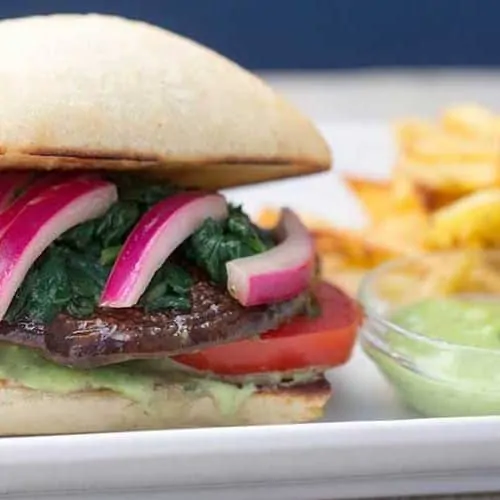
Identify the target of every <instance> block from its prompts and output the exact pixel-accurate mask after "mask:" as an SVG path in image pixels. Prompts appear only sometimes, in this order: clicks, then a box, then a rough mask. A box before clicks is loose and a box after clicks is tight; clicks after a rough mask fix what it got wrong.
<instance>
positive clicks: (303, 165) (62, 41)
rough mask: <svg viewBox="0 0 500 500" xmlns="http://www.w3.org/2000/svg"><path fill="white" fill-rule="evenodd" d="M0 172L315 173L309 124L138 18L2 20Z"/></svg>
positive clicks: (239, 177)
mask: <svg viewBox="0 0 500 500" xmlns="http://www.w3.org/2000/svg"><path fill="white" fill-rule="evenodd" d="M0 57H1V60H2V71H1V78H0V109H1V110H2V112H1V113H0V152H1V154H0V169H7V168H9V169H10V168H16V169H17V168H40V169H44V168H47V169H48V168H82V167H83V168H85V169H94V168H95V169H101V168H107V169H142V170H146V171H155V172H157V173H159V174H160V175H163V176H166V177H168V178H169V179H173V180H176V181H177V182H180V183H187V184H189V185H196V186H201V187H210V188H222V187H227V186H233V185H239V184H245V183H249V182H258V181H263V180H270V179H279V178H283V177H287V176H295V175H301V174H307V173H313V172H318V171H321V170H325V169H328V168H329V167H330V163H331V158H330V151H329V148H328V146H327V144H326V143H325V141H324V140H323V138H322V137H321V136H320V134H319V133H318V131H317V130H316V128H315V127H314V126H313V125H312V123H311V122H310V121H309V120H308V119H307V118H305V117H304V116H303V115H302V114H301V113H300V112H299V111H297V110H296V109H295V108H294V107H293V106H291V105H290V104H289V103H288V102H286V101H285V100H284V99H282V98H281V97H280V96H278V95H277V94H276V93H275V92H274V91H273V90H271V89H270V88H269V87H268V86H267V85H266V84H264V83H263V82H262V81H261V80H259V79H258V78H257V77H255V76H253V75H252V74H250V73H249V72H247V71H245V70H243V69H242V68H241V67H239V66H238V65H236V64H234V63H233V62H231V61H229V60H227V59H226V58H224V57H222V56H220V55H219V54H217V53H215V52H213V51H211V50H209V49H207V48H205V47H203V46H201V45H199V44H197V43H195V42H193V41H191V40H188V39H186V38H183V37H181V36H179V35H176V34H174V33H171V32H169V31H166V30H164V29H161V28H158V27H154V26H151V25H148V24H146V23H143V22H138V21H132V20H126V19H123V18H119V17H113V16H105V15H97V14H88V15H70V14H59V15H50V16H36V17H26V18H18V19H11V20H4V21H1V22H0Z"/></svg>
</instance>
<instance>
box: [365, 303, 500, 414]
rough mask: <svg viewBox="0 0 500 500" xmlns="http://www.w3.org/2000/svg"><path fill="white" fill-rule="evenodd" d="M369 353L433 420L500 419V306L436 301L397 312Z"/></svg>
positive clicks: (408, 398)
mask: <svg viewBox="0 0 500 500" xmlns="http://www.w3.org/2000/svg"><path fill="white" fill-rule="evenodd" d="M390 320H391V321H392V322H393V323H394V324H395V325H397V326H399V327H401V328H402V329H404V330H406V331H410V332H413V334H411V335H405V334H404V333H403V332H401V331H396V330H395V329H394V330H390V331H388V332H385V334H384V335H381V336H380V337H379V338H378V339H377V341H376V342H373V341H371V340H370V337H371V336H370V334H369V332H368V333H367V335H366V338H365V349H366V351H367V352H368V354H369V355H370V356H371V357H372V358H373V359H374V360H375V362H376V363H377V364H378V366H379V367H380V368H381V370H382V371H383V372H384V374H385V375H386V377H387V378H388V379H389V380H390V381H391V382H392V383H393V384H394V385H395V387H396V389H397V390H398V392H400V394H401V395H402V397H403V398H404V399H405V400H406V401H407V402H408V403H409V404H410V405H411V406H412V407H413V408H415V409H416V410H417V411H419V412H420V413H422V414H424V415H428V416H467V415H492V414H500V301H494V300H491V299H488V300H486V299H484V298H478V297H472V298H471V297H464V298H462V297H458V298H432V299H426V300H424V301H421V302H418V303H415V304H412V305H408V306H405V307H403V308H400V309H398V310H396V311H395V312H394V313H393V314H392V316H391V317H390Z"/></svg>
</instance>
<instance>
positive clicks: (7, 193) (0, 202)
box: [0, 172, 30, 213]
mask: <svg viewBox="0 0 500 500" xmlns="http://www.w3.org/2000/svg"><path fill="white" fill-rule="evenodd" d="M29 178H30V174H29V173H28V172H7V173H4V174H2V175H0V213H1V212H2V211H3V210H5V209H6V208H7V207H8V206H9V205H10V204H11V203H12V202H13V201H14V198H15V196H16V193H17V192H18V191H19V190H20V189H22V188H23V187H24V186H25V185H26V184H27V183H28V180H29Z"/></svg>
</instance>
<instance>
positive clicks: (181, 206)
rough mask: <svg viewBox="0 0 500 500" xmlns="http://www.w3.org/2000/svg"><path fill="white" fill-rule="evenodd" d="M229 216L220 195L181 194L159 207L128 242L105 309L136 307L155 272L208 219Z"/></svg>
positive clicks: (106, 295)
mask: <svg viewBox="0 0 500 500" xmlns="http://www.w3.org/2000/svg"><path fill="white" fill-rule="evenodd" d="M227 215H228V209H227V204H226V201H225V199H224V198H223V197H222V196H221V195H218V194H205V193H194V192H193V193H179V194H176V195H174V196H171V197H169V198H167V199H166V200H163V201H161V202H159V203H157V204H156V205H155V206H154V207H153V208H151V209H150V210H149V211H148V212H146V214H144V216H143V217H142V218H141V220H140V221H139V222H138V224H137V225H136V227H135V228H134V229H133V231H132V233H131V234H130V235H129V237H128V238H127V241H126V242H125V244H124V245H123V248H122V250H121V252H120V254H119V255H118V258H117V260H116V262H115V265H114V266H113V269H112V271H111V274H110V275H109V278H108V281H107V283H106V286H105V288H104V291H103V294H102V297H101V306H103V307H116V308H120V307H132V306H133V305H135V304H137V302H138V301H139V299H140V298H141V296H142V294H143V293H144V291H145V290H146V288H147V286H148V285H149V283H150V281H151V280H152V278H153V276H154V274H155V273H156V271H157V270H158V269H159V268H160V267H161V266H162V265H163V263H164V262H165V261H166V260H167V258H168V257H169V256H170V255H171V254H172V252H173V251H174V250H175V249H176V248H177V247H178V246H179V245H180V244H181V243H182V242H183V241H185V240H186V239H187V238H188V237H189V236H191V234H193V233H194V232H195V231H196V230H197V229H198V228H199V227H200V226H201V224H202V223H203V221H205V220H206V219H207V218H210V217H211V218H213V219H216V220H220V219H224V218H226V217H227Z"/></svg>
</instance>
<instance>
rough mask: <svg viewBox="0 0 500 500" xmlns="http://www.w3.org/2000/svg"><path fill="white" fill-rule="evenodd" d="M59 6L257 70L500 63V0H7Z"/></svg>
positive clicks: (1, 9) (23, 5)
mask: <svg viewBox="0 0 500 500" xmlns="http://www.w3.org/2000/svg"><path fill="white" fill-rule="evenodd" d="M56 11H59V12H90V11H97V12H108V13H115V14H121V15H125V16H128V17H133V18H138V19H143V20H146V21H150V22H153V23H156V24H159V25H162V26H165V27H168V28H170V29H172V30H174V31H178V32H180V33H183V34H186V35H188V36H191V37H193V38H195V39H197V40H199V41H201V42H203V43H205V44H207V45H209V46H211V47H213V48H215V49H216V50H218V51H220V52H222V53H224V54H226V55H227V56H229V57H230V58H232V59H235V60H237V61H238V62H240V63H241V64H243V65H245V66H247V67H249V68H252V69H330V68H334V69H336V68H356V67H370V66H371V67H373V66H375V67H394V66H427V67H429V66H497V65H499V64H500V0H158V1H157V2H153V1H143V2H130V1H118V0H108V1H106V0H87V1H83V0H81V1H76V0H70V1H58V0H52V1H43V2H41V1H35V0H32V1H23V0H20V1H12V2H11V1H5V2H4V1H3V0H0V16H2V17H14V16H20V15H27V14H36V13H47V12H56Z"/></svg>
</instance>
